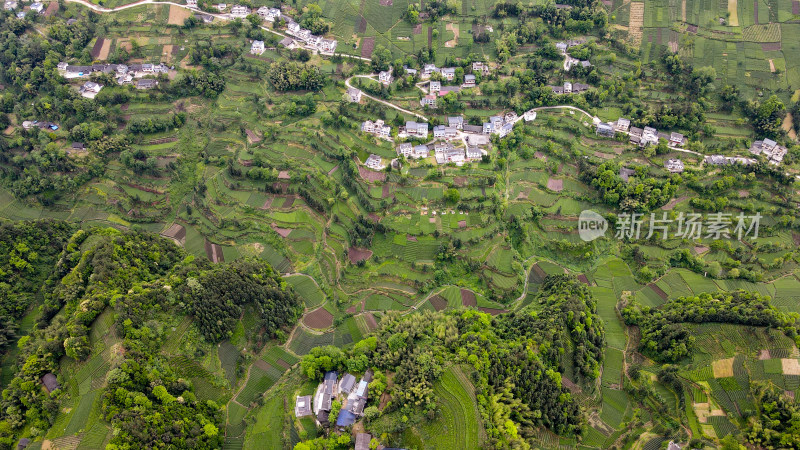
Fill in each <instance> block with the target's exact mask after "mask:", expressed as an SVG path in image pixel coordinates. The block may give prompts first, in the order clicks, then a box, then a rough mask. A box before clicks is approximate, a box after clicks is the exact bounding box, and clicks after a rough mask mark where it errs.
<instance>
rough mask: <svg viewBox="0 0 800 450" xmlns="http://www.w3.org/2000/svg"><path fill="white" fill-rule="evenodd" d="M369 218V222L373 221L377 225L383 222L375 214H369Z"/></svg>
mask: <svg viewBox="0 0 800 450" xmlns="http://www.w3.org/2000/svg"><path fill="white" fill-rule="evenodd" d="M367 217H368V218H369V220H371V221H373V222H375V223H378V222H380V221H381V218H380V217H379V216H378V215H377V214H375V213H369V214H367Z"/></svg>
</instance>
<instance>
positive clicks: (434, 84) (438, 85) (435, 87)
mask: <svg viewBox="0 0 800 450" xmlns="http://www.w3.org/2000/svg"><path fill="white" fill-rule="evenodd" d="M441 90H442V82H441V81H431V82H430V85H429V86H428V92H430V93H431V94H433V93H434V92H439V91H441Z"/></svg>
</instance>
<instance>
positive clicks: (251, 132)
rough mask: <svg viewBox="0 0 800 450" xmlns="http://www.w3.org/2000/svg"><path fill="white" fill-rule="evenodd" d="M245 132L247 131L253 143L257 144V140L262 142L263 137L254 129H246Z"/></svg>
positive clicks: (248, 138) (249, 139) (249, 140)
mask: <svg viewBox="0 0 800 450" xmlns="http://www.w3.org/2000/svg"><path fill="white" fill-rule="evenodd" d="M244 132H245V134H247V140H248V142H250V143H251V144H255V143H257V142H261V138H260V137H258V135H257V134H256V133H254V132H253V130H244Z"/></svg>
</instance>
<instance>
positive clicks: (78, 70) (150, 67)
mask: <svg viewBox="0 0 800 450" xmlns="http://www.w3.org/2000/svg"><path fill="white" fill-rule="evenodd" d="M170 70H174V69H170V68H169V67H167V66H165V65H164V64H130V65H126V64H93V65H91V66H75V65H70V64H67V63H66V62H60V63H58V72H59V73H60V74H61V75H62V76H63V77H64V78H66V79H68V80H71V79H74V78H88V77H89V75H91V74H92V73H107V74H113V75H114V78H115V79H116V80H117V83H119V84H121V85H126V84H134V82H133V80H134V78H136V79H137V80H136V83H135V86H136V88H137V89H152V88H153V87H155V86H157V85H158V80H154V79H152V78H142V77H146V76H148V75H158V74H160V73H169V71H170ZM101 89H103V85H102V84H98V83H95V82H94V81H87V82H85V83H83V85H82V86H81V87H80V89H79V90H80V93H81V95H82V96H84V97H86V98H95V96H97V94H98V93H99V92H100V90H101Z"/></svg>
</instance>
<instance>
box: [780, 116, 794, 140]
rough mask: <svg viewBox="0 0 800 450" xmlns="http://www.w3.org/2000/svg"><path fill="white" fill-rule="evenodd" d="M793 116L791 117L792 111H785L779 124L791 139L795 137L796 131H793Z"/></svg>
mask: <svg viewBox="0 0 800 450" xmlns="http://www.w3.org/2000/svg"><path fill="white" fill-rule="evenodd" d="M793 120H794V118H793V117H792V113H786V115H785V116H783V123H782V124H781V128H783V130H784V131H786V134H787V135H789V137H790V138H791V139H797V132H796V131H794V127H793V126H792V121H793Z"/></svg>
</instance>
